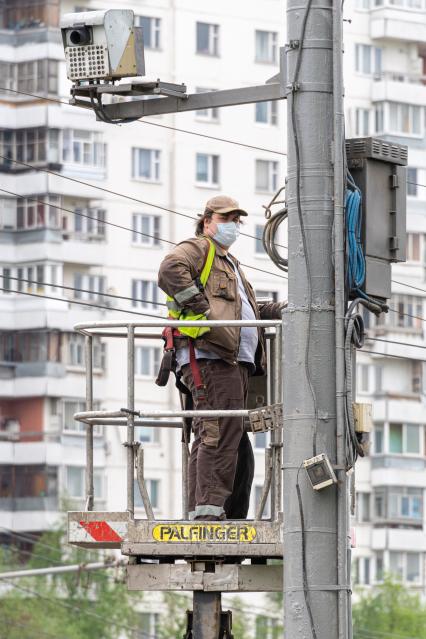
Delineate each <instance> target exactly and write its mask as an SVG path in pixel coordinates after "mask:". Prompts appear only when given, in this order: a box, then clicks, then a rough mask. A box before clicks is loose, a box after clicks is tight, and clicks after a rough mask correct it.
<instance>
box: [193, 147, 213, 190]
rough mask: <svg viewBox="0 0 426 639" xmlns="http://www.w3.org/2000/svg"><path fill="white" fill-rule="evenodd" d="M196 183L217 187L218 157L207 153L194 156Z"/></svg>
mask: <svg viewBox="0 0 426 639" xmlns="http://www.w3.org/2000/svg"><path fill="white" fill-rule="evenodd" d="M195 180H196V183H197V184H199V185H203V186H210V187H217V186H219V156H218V155H210V154H207V153H197V155H196V172H195Z"/></svg>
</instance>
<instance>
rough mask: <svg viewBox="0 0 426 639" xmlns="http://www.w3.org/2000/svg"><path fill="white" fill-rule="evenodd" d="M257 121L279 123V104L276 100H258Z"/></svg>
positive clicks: (256, 108) (256, 107)
mask: <svg viewBox="0 0 426 639" xmlns="http://www.w3.org/2000/svg"><path fill="white" fill-rule="evenodd" d="M255 121H256V122H259V123H260V124H271V125H272V126H276V125H277V124H278V105H277V103H276V102H256V104H255Z"/></svg>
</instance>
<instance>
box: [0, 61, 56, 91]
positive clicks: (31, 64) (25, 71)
mask: <svg viewBox="0 0 426 639" xmlns="http://www.w3.org/2000/svg"><path fill="white" fill-rule="evenodd" d="M0 73H1V77H2V78H5V79H6V85H5V86H7V88H8V89H14V90H15V91H22V92H23V93H36V94H40V93H42V94H49V95H57V94H58V61H57V60H46V59H41V60H31V61H27V62H0ZM0 93H1V94H2V95H7V96H8V98H9V99H10V98H11V95H10V93H8V92H7V91H1V92H0ZM31 97H32V96H23V95H19V94H18V95H16V94H15V95H14V96H13V97H12V99H14V100H20V101H22V100H29V99H30V98H31Z"/></svg>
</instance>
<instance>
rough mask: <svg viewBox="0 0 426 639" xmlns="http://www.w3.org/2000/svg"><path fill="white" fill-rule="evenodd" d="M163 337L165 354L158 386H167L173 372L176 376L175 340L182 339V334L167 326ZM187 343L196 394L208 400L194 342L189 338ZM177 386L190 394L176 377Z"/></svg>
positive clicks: (156, 381)
mask: <svg viewBox="0 0 426 639" xmlns="http://www.w3.org/2000/svg"><path fill="white" fill-rule="evenodd" d="M161 335H162V338H163V340H164V354H163V359H162V361H161V365H160V370H159V371H158V375H157V379H156V380H155V383H156V384H157V386H166V385H167V382H168V381H169V377H170V373H171V372H172V371H173V372H174V373H175V374H176V348H175V339H176V338H182V334H181V333H180V332H179V330H178V329H177V328H172V327H170V326H167V327H166V328H165V329H164V330H163V332H162V334H161ZM187 341H188V348H189V365H190V367H191V373H192V378H193V380H194V386H195V394H196V397H197V399H201V400H203V399H206V393H205V388H206V387H205V384H204V382H203V379H202V377H201V371H200V367H199V366H198V362H197V358H196V356H195V348H194V340H192V339H191V338H187ZM176 385H177V387H178V388H179V390H180V391H182V392H184V393H186V394H187V393H188V389H187V388H186V387H185V386H183V384H182V382H181V381H180V379H179V378H178V376H176ZM182 387H183V388H182ZM183 389H184V390H183Z"/></svg>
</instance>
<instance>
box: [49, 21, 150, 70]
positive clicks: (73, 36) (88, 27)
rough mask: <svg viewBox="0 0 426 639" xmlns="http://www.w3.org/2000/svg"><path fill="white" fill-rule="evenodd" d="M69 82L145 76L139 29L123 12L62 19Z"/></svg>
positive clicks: (140, 29) (140, 30)
mask: <svg viewBox="0 0 426 639" xmlns="http://www.w3.org/2000/svg"><path fill="white" fill-rule="evenodd" d="M60 26H61V33H62V43H63V46H64V51H65V61H66V67H67V76H68V79H69V80H71V81H73V82H80V81H85V80H86V81H87V80H104V81H112V80H119V79H121V78H124V77H138V76H142V75H145V60H144V47H143V35H142V28H141V27H135V26H134V13H133V11H130V10H124V9H108V10H106V11H83V12H81V13H68V14H65V15H64V16H62V19H61V24H60Z"/></svg>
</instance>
